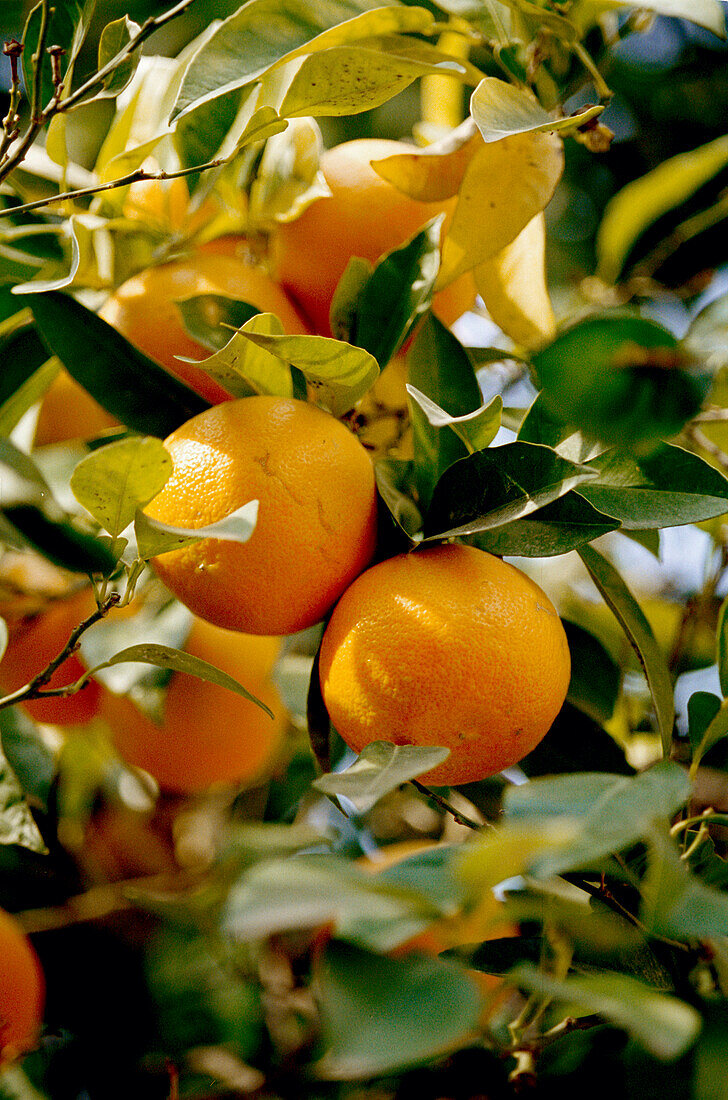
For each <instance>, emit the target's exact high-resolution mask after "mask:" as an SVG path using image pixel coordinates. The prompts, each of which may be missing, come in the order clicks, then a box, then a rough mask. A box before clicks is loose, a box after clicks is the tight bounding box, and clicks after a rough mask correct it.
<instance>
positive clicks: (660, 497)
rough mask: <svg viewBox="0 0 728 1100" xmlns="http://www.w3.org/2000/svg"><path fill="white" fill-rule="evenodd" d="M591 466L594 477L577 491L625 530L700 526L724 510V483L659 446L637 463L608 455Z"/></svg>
mask: <svg viewBox="0 0 728 1100" xmlns="http://www.w3.org/2000/svg"><path fill="white" fill-rule="evenodd" d="M589 465H590V466H591V467H592V469H595V470H597V471H598V476H597V477H596V478H595V479H594V480H593V481H591V482H589V484H588V485H582V486H580V487H579V489H578V490H577V492H578V493H579V494H580V495H581V496H583V497H585V498H586V499H587V500H588V501H589V502H590V503H591V504H593V505H594V507H595V508H598V509H599V510H600V511H601V512H606V514H607V515H609V516H614V517H615V519H618V520H619V521H620V523H621V524H622V526H623V527H625V528H626V529H628V530H637V531H638V530H640V529H641V528H645V527H646V528H659V527H675V526H679V525H680V524H685V523H700V522H701V521H702V520H706V519H712V518H714V517H715V516H722V515H723V514H724V513H725V512H726V511H728V479H726V478H725V477H724V476H723V475H722V474H721V473H719V471H718V470H716V469H715V467H713V466H711V465H709V463H707V462H705V461H704V460H703V459H702V458H700V457H699V456H698V455H695V454H692V453H691V452H690V451H684V450H683V449H682V448H681V447H674V446H671V445H669V444H662V445H661V446H660V447H657V448H656V449H655V450H654V451H651V452H650V454H648V455H643V456H641V457H637V458H633V457H631V456H630V455H628V454H626V453H625V452H623V451H606V452H604V453H603V454H601V455H599V456H597V457H596V458H592V459H590V460H589Z"/></svg>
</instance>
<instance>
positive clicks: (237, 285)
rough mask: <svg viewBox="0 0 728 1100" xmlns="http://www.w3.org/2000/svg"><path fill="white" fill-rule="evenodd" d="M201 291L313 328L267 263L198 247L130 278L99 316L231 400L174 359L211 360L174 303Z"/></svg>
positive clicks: (296, 329) (176, 370)
mask: <svg viewBox="0 0 728 1100" xmlns="http://www.w3.org/2000/svg"><path fill="white" fill-rule="evenodd" d="M199 294H220V295H223V296H226V297H232V298H241V299H243V300H244V301H246V302H249V303H250V304H251V305H253V306H255V307H256V308H257V309H259V310H260V311H261V312H263V313H275V314H276V316H277V317H278V318H279V319H280V321H281V323H282V325H283V328H284V329H285V331H286V332H287V333H289V334H299V333H307V332H308V329H307V328H306V325H305V324H304V322H303V321H302V319H301V317H300V316H299V315H298V313H297V311H296V309H295V307H294V306H293V304H292V303H291V302H290V301H289V299H288V297H287V295H286V294H285V292H284V291H283V290H281V288H280V287H279V286H277V285H276V283H274V282H273V280H272V279H271V278H270V276H269V275H268V274H267V273H266V272H265V271H264V270H263V268H261V267H257V266H255V265H254V264H252V263H250V262H248V261H246V260H243V259H241V258H239V257H234V256H225V255H215V254H210V253H207V252H201V251H199V250H198V251H196V252H193V253H191V254H190V255H189V256H187V257H185V258H184V259H183V260H175V261H173V262H171V263H167V264H160V265H159V266H158V267H149V268H147V269H146V270H145V271H141V272H139V274H138V275H134V276H132V278H131V279H127V281H126V282H125V283H123V284H122V285H121V286H120V287H119V289H118V290H117V291H116V292H115V293H114V294H112V295H111V297H110V298H109V299H108V300H107V301H106V302H105V303H104V305H103V307H102V309H101V310H100V316H101V317H103V319H104V320H105V321H108V322H109V324H110V325H113V326H114V328H115V329H117V330H118V331H119V332H120V333H121V334H122V335H123V336H125V337H126V338H127V340H129V341H130V342H131V343H132V344H134V345H135V346H136V347H138V348H139V349H140V350H141V351H143V352H144V354H145V355H148V356H149V358H150V359H154V360H155V361H156V362H157V363H160V364H161V365H162V366H163V367H166V368H167V370H169V371H171V372H172V373H173V374H175V375H177V377H178V378H181V379H182V381H183V382H186V383H187V385H188V386H191V387H192V389H194V390H196V391H197V392H198V393H199V394H201V396H202V397H204V398H205V399H206V400H207V401H209V402H210V403H211V404H217V403H218V402H219V401H227V400H229V398H230V394H229V393H227V391H226V390H224V389H223V388H222V386H220V385H219V384H218V383H217V382H216V381H215V380H214V379H213V378H211V377H210V376H209V375H208V374H206V373H205V372H204V371H203V370H201V369H200V368H199V367H196V366H194V365H192V364H190V363H182V362H180V360H179V359H176V358H175V356H177V355H183V356H187V357H189V358H191V359H207V358H208V357H209V355H210V352H209V351H208V350H206V349H205V348H203V347H202V345H201V344H198V343H197V341H196V340H193V339H192V337H191V336H189V335H188V333H187V331H186V329H185V327H184V324H183V323H182V318H181V316H180V314H179V311H178V310H177V307H176V306H175V302H178V301H182V300H183V299H185V298H192V297H196V296H197V295H199Z"/></svg>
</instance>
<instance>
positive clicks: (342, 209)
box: [271, 138, 476, 336]
mask: <svg viewBox="0 0 728 1100" xmlns="http://www.w3.org/2000/svg"><path fill="white" fill-rule="evenodd" d="M414 151H415V147H414V146H412V145H407V144H405V143H403V142H398V141H387V140H384V139H380V138H360V139H357V140H355V141H347V142H344V144H343V145H336V146H334V148H333V149H328V150H326V152H324V154H323V156H322V157H321V171H322V172H323V175H324V176H325V178H326V182H327V184H328V185H329V188H330V190H331V195H330V196H326V197H324V198H320V199H317V200H316V201H315V202H313V203H311V205H310V206H308V207H306V209H305V210H304V211H303V213H302V214H301V215H300V217H298V218H296V219H295V220H294V221H291V222H285V223H283V224H281V225H279V226H278V227H277V228H276V230H275V232H274V233H273V234H272V237H271V270H272V273H273V276H274V278H275V279H277V281H278V282H279V283H280V284H281V286H283V287H284V288H285V289H286V290H287V291H288V292H289V294H290V295H291V297H292V298H293V299H294V300H295V301H296V302H298V304H299V305H300V307H301V309H302V310H303V312H304V313H305V314H306V316H307V317H308V318H309V320H310V321H311V322H312V324H313V326H314V328H315V329H316V331H317V332H320V333H322V334H324V335H326V336H330V335H331V329H330V326H329V309H330V306H331V299H332V298H333V295H334V291H335V290H336V285H337V283H338V282H339V279H340V278H341V276H342V275H343V274H344V269H345V268H346V265H347V263H348V262H349V260H350V259H351V258H352V256H361V257H363V258H364V259H366V260H369V261H370V262H371V263H376V262H377V260H379V259H380V257H381V256H383V255H384V253H385V252H389V251H391V249H393V248H397V247H398V246H399V245H402V244H404V242H405V241H406V240H408V238H410V237H412V236H413V235H414V234H415V233H416V232H417V231H418V230H420V229H421V228H422V226H423V225H424V224H425V222H427V221H429V220H430V219H431V218H434V217H435V216H436V215H437V214H441V213H445V214H446V215H447V217H446V220H445V225H444V226H443V238H444V235H445V231H446V228H447V225H448V224H449V222H450V221H451V220H452V215H453V211H454V209H455V204H456V202H457V199H456V197H454V198H451V199H447V200H445V201H443V202H419V201H417V200H416V199H412V198H410V197H409V196H408V195H405V194H404V193H403V192H401V191H398V190H397V189H396V188H395V187H393V186H392V184H391V183H387V182H386V180H383V179H382V178H381V176H379V175H377V173H376V172H375V171H374V169H373V168H372V167H371V163H370V162H371V161H373V160H379V159H382V158H384V157H388V156H393V155H394V154H396V153H407V152H414ZM475 296H476V291H475V283H474V280H473V277H472V274H471V273H470V272H467V273H466V274H465V275H463V276H461V277H460V278H459V279H457V280H456V281H455V282H454V283H452V284H451V285H450V286H449V287H446V288H445V290H443V291H441V292H440V293H438V294H436V295H435V299H434V307H433V308H434V312H435V313H436V314H437V316H438V317H439V318H440V319H441V320H442V321H443V322H444V323H445V324H448V325H449V324H452V322H453V321H455V320H457V318H458V317H460V315H461V314H462V313H465V311H466V310H468V309H470V307H471V306H472V305H473V303H474V301H475Z"/></svg>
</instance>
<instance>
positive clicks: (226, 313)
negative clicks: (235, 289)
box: [175, 294, 260, 362]
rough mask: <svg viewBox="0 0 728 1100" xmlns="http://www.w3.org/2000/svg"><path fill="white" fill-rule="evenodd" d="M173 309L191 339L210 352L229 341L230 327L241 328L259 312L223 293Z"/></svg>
mask: <svg viewBox="0 0 728 1100" xmlns="http://www.w3.org/2000/svg"><path fill="white" fill-rule="evenodd" d="M175 307H176V308H177V309H178V310H179V312H180V313H181V315H182V320H183V322H184V326H185V328H186V329H187V331H188V332H189V334H190V336H192V337H193V339H195V340H196V341H197V342H198V344H202V345H203V347H206V348H209V350H210V351H212V352H215V351H220V350H221V349H222V348H224V347H225V345H226V344H228V343H229V342H230V331H229V330H230V329H231V328H233V329H235V328H241V327H242V326H243V325H244V324H245V323H246V321H250V320H251V319H252V318H253V317H255V316H256V315H257V314H258V313H260V310H259V309H256V307H255V306H251V305H250V303H249V302H242V301H240V300H239V299H237V298H228V297H226V296H224V295H222V294H198V295H196V296H195V297H194V298H186V299H184V300H183V301H181V302H175ZM186 361H187V362H189V360H186Z"/></svg>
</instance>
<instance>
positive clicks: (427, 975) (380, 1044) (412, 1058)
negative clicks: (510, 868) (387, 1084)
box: [314, 942, 483, 1081]
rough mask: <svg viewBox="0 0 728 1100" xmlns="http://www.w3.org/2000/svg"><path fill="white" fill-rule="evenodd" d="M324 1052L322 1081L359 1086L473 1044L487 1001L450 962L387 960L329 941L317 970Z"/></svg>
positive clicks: (319, 1067)
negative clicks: (375, 1078) (356, 1084)
mask: <svg viewBox="0 0 728 1100" xmlns="http://www.w3.org/2000/svg"><path fill="white" fill-rule="evenodd" d="M314 978H315V983H316V991H317V996H318V999H319V1002H320V1007H321V1017H322V1031H323V1041H324V1044H325V1047H326V1053H325V1054H324V1057H323V1058H322V1059H321V1061H320V1062H318V1063H317V1065H316V1070H317V1073H318V1076H319V1077H323V1078H325V1079H327V1080H338V1081H340V1080H343V1081H353V1080H359V1079H361V1078H370V1077H381V1076H383V1075H385V1074H391V1073H396V1072H399V1071H401V1070H403V1069H405V1068H407V1067H408V1066H413V1065H418V1064H420V1063H422V1062H427V1061H430V1060H432V1059H433V1058H437V1057H442V1056H444V1055H445V1054H449V1053H450V1052H452V1051H454V1050H457V1049H458V1048H460V1047H463V1046H467V1045H469V1044H470V1043H471V1042H472V1041H473V1040H474V1038H475V1036H476V1035H477V1033H478V1031H479V1017H480V1013H481V1011H482V1007H483V1006H482V999H481V998H482V995H481V993H480V992H479V990H478V987H477V986H476V985H475V983H474V982H473V980H472V978H470V977H469V976H468V975H467V974H466V973H465V972H464V971H463V969H462V968H461V967H458V966H456V965H455V964H453V963H451V962H446V961H445V960H444V959H438V958H434V959H433V958H428V957H425V956H418V955H415V956H411V957H409V958H405V959H398V960H394V959H388V958H382V957H381V956H379V955H372V954H368V953H364V952H362V951H358V950H356V949H354V948H352V947H350V946H346V945H343V944H339V943H336V942H333V943H330V944H329V945H328V946H327V948H326V951H325V952H324V953H323V955H322V956H321V958H320V959H319V960H318V962H317V965H316V968H315V974H314Z"/></svg>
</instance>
